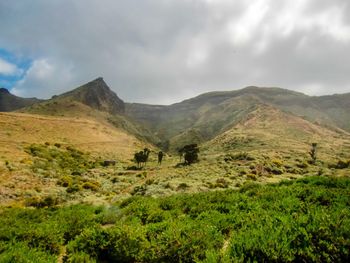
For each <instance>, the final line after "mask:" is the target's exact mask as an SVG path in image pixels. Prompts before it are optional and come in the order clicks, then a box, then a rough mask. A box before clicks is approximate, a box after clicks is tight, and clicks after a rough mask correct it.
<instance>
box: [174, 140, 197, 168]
mask: <svg viewBox="0 0 350 263" xmlns="http://www.w3.org/2000/svg"><path fill="white" fill-rule="evenodd" d="M178 152H179V155H180V157H182V156H183V157H184V164H186V165H190V164H192V163H195V162H198V153H199V148H198V145H197V144H187V145H185V146H184V147H182V148H180V149H179V150H178Z"/></svg>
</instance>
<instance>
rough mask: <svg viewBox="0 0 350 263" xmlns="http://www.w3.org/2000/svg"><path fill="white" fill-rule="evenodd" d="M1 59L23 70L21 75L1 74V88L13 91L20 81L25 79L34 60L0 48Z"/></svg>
mask: <svg viewBox="0 0 350 263" xmlns="http://www.w3.org/2000/svg"><path fill="white" fill-rule="evenodd" d="M0 59H2V60H4V61H6V62H8V63H10V64H13V65H16V66H17V68H18V69H20V70H21V72H20V74H12V75H10V74H2V73H1V72H0V87H3V88H6V89H9V90H11V88H12V87H14V86H15V85H16V83H17V82H18V81H20V80H21V79H23V78H24V76H25V74H26V72H27V70H28V69H29V68H30V67H31V65H32V60H31V59H28V58H23V57H18V56H16V55H15V54H13V53H11V52H9V51H7V50H5V49H2V48H0Z"/></svg>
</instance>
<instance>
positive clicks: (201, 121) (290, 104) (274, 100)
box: [0, 78, 350, 151]
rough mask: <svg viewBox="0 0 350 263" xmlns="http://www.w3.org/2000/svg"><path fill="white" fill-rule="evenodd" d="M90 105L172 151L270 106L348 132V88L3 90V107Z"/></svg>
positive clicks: (40, 110)
mask: <svg viewBox="0 0 350 263" xmlns="http://www.w3.org/2000/svg"><path fill="white" fill-rule="evenodd" d="M57 105H61V107H58V106H57ZM77 105H82V106H79V107H77ZM89 109H90V110H91V109H93V110H94V112H95V113H94V114H95V115H96V114H99V113H96V112H102V113H108V114H109V117H108V120H109V121H110V122H111V123H112V124H113V125H115V126H117V127H118V128H122V129H125V130H127V131H128V132H130V133H132V134H134V135H137V137H138V138H142V139H144V140H146V141H148V142H151V143H153V144H157V145H158V146H164V147H165V146H166V147H165V148H167V150H171V151H175V150H176V149H179V148H180V147H182V146H183V145H186V144H190V143H197V144H200V143H203V142H206V141H209V140H211V139H213V138H215V137H216V136H218V135H221V134H223V133H225V132H227V131H229V130H231V129H233V128H234V127H236V126H237V125H241V124H242V123H246V121H247V120H248V119H250V120H253V119H254V115H255V114H257V112H259V116H260V117H261V116H263V115H264V114H263V112H262V111H266V113H267V112H271V111H273V110H272V109H275V113H276V112H277V111H280V112H283V114H284V116H293V117H290V118H292V119H293V120H294V121H296V122H298V121H297V120H296V119H295V118H299V119H300V121H299V122H303V123H304V124H305V125H306V126H308V127H309V128H310V127H313V128H310V129H311V130H317V129H330V130H332V131H336V132H340V133H343V132H344V131H343V130H346V131H350V114H349V112H350V93H346V94H340V95H338V94H337V95H329V96H320V97H315V96H307V95H305V94H302V93H299V92H294V91H290V90H285V89H281V88H258V87H247V88H244V89H241V90H234V91H223V92H209V93H205V94H202V95H199V96H197V97H195V98H191V99H188V100H185V101H182V102H180V103H175V104H172V105H169V106H162V105H148V104H140V103H125V102H124V101H123V100H122V99H120V98H119V97H118V96H117V94H116V93H115V92H114V91H112V90H111V89H110V88H109V87H108V85H107V84H106V83H105V81H104V80H103V79H102V78H97V79H95V80H93V81H91V82H88V83H87V84H84V85H82V86H80V87H78V88H76V89H74V90H72V91H69V92H66V93H64V94H61V95H58V96H53V97H52V98H51V99H50V100H38V99H36V98H29V99H27V98H20V97H17V96H15V95H12V94H11V93H10V92H9V91H8V90H6V89H3V88H2V89H1V90H0V111H15V110H20V111H21V112H27V113H34V114H45V115H58V116H60V115H63V116H65V115H66V114H67V115H68V116H69V111H71V112H73V111H74V114H71V115H72V116H82V115H84V114H85V115H93V114H92V113H91V114H90V113H88V112H89ZM82 111H85V113H82ZM276 114H277V115H280V114H279V113H276ZM281 114H282V113H281ZM265 115H266V114H265ZM90 117H91V116H90ZM259 121H262V120H261V119H259ZM279 121H283V119H280V120H279ZM251 122H252V121H251ZM306 122H308V123H306ZM250 124H251V123H250ZM305 125H304V126H305ZM314 125H316V126H317V127H319V128H317V129H316V128H314ZM256 126H258V125H256ZM306 126H305V127H306ZM299 128H300V129H302V131H301V132H303V133H310V132H313V131H311V130H310V129H309V128H306V130H305V129H304V128H302V127H301V126H300V127H299Z"/></svg>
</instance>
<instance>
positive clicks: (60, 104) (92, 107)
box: [18, 78, 159, 144]
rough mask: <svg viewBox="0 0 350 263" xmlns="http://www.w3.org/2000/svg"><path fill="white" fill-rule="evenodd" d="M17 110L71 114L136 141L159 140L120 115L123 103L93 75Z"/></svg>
mask: <svg viewBox="0 0 350 263" xmlns="http://www.w3.org/2000/svg"><path fill="white" fill-rule="evenodd" d="M18 112H21V113H29V114H37V115H44V116H58V117H74V118H82V119H89V120H93V121H97V122H101V123H102V124H105V125H113V126H114V127H116V128H118V129H122V130H124V131H125V132H127V133H129V134H131V135H133V136H136V137H137V138H138V139H139V140H142V141H147V142H150V143H153V144H157V143H158V142H159V140H158V139H157V138H156V137H155V136H154V135H153V134H151V133H150V132H149V131H148V130H147V129H146V128H144V127H143V126H141V125H139V124H138V123H137V122H135V121H133V120H132V119H130V118H128V117H127V116H125V114H124V102H123V101H122V100H121V99H119V97H118V96H117V95H116V94H115V93H114V92H113V91H112V90H110V88H109V87H108V86H107V84H106V83H105V82H104V81H103V79H102V78H97V79H95V80H93V81H90V82H88V83H87V84H85V85H82V86H80V87H78V88H76V89H73V90H72V91H70V92H67V93H64V94H61V95H57V96H53V98H52V99H50V100H46V101H42V102H40V103H35V104H33V105H31V106H29V107H25V108H22V109H19V110H18Z"/></svg>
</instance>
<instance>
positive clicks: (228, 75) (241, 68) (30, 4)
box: [0, 0, 350, 104]
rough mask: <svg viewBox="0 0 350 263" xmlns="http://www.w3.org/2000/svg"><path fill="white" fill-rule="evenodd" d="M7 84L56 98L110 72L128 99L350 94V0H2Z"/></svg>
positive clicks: (1, 72)
mask: <svg viewBox="0 0 350 263" xmlns="http://www.w3.org/2000/svg"><path fill="white" fill-rule="evenodd" d="M0 32H1V33H0V85H1V86H4V87H6V88H9V89H10V90H11V91H12V92H13V93H15V94H17V95H19V96H25V97H32V96H36V97H39V98H49V97H51V96H52V95H54V94H60V93H62V92H64V91H67V90H70V89H72V88H74V87H77V86H79V85H81V84H83V83H85V82H88V81H90V80H92V79H94V78H96V77H99V76H102V77H103V78H104V80H105V81H106V82H107V84H108V85H109V86H110V87H111V88H112V89H113V90H114V91H115V92H116V93H117V94H118V95H119V96H120V97H121V98H122V99H123V100H125V101H129V102H146V103H153V104H169V103H173V102H178V101H180V100H182V99H185V98H188V97H191V96H195V95H198V94H200V93H203V92H207V91H213V90H234V89H240V88H243V87H245V86H250V85H256V86H265V87H266V86H274V87H281V88H286V89H291V90H296V91H301V92H304V93H306V94H309V95H323V94H333V93H344V92H350V62H349V61H350V1H349V0H250V1H247V0H50V1H48V0H31V1H27V0H16V1H14V0H0Z"/></svg>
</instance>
